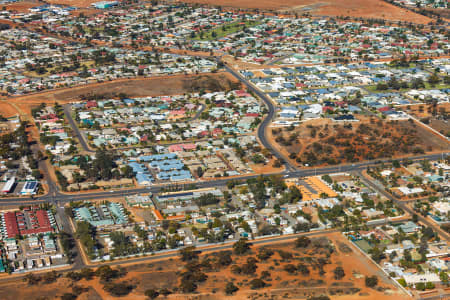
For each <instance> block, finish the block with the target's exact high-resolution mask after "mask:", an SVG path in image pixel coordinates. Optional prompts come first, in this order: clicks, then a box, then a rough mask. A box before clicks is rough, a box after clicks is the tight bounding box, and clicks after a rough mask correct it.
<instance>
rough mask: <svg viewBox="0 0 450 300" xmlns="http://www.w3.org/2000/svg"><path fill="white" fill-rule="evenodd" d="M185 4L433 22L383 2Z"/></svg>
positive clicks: (223, 0)
mask: <svg viewBox="0 0 450 300" xmlns="http://www.w3.org/2000/svg"><path fill="white" fill-rule="evenodd" d="M182 2H188V3H201V4H208V5H222V6H228V7H239V8H245V9H265V10H273V11H281V12H284V11H285V12H289V13H294V12H296V13H299V14H301V13H306V12H309V13H311V14H318V15H325V16H349V17H358V18H359V17H362V18H377V19H386V20H392V21H408V22H414V23H422V24H425V23H428V22H430V21H431V19H430V18H427V17H424V16H421V15H419V14H416V13H413V12H411V11H409V10H406V9H402V8H399V7H396V6H393V5H390V4H388V3H386V2H383V1H382V0H327V1H320V0H284V1H277V0H260V1H253V0H239V1H238V0H182Z"/></svg>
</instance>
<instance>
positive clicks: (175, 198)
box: [156, 188, 223, 202]
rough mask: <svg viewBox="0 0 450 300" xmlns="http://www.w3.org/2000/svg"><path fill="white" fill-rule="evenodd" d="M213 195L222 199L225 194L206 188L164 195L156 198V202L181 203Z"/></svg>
mask: <svg viewBox="0 0 450 300" xmlns="http://www.w3.org/2000/svg"><path fill="white" fill-rule="evenodd" d="M207 194H213V195H214V196H217V197H222V196H223V193H222V191H221V190H219V189H216V188H204V189H197V190H189V191H180V192H170V193H162V194H159V195H158V196H157V197H156V200H158V201H159V202H181V201H188V200H194V199H197V198H200V197H201V196H203V195H207Z"/></svg>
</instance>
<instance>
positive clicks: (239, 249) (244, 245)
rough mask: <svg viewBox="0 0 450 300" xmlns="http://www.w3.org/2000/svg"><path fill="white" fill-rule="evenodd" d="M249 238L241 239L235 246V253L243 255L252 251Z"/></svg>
mask: <svg viewBox="0 0 450 300" xmlns="http://www.w3.org/2000/svg"><path fill="white" fill-rule="evenodd" d="M247 241H248V240H247V238H240V239H239V241H237V242H236V243H234V244H233V252H234V253H235V254H237V255H242V254H245V253H247V252H248V251H249V250H250V243H248V242H247Z"/></svg>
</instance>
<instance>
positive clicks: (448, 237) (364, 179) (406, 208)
mask: <svg viewBox="0 0 450 300" xmlns="http://www.w3.org/2000/svg"><path fill="white" fill-rule="evenodd" d="M359 174H360V175H361V176H360V179H361V181H362V182H363V183H364V184H365V185H367V186H369V187H371V188H373V189H374V190H376V191H377V192H378V193H379V194H381V195H383V196H385V197H386V198H388V199H389V200H392V201H393V202H394V203H395V204H396V205H397V206H398V207H400V208H401V209H403V210H404V211H406V212H408V213H409V214H410V215H411V216H412V215H413V214H416V213H415V212H414V210H413V209H412V208H411V207H409V206H408V205H407V204H406V203H405V202H402V201H400V200H398V199H397V198H395V197H394V196H392V195H391V194H390V193H388V192H386V191H385V190H384V189H383V188H380V187H379V186H378V185H377V184H375V183H374V182H372V181H371V180H369V179H368V178H367V177H365V176H364V175H363V174H362V173H359ZM416 215H417V217H418V219H419V221H420V222H421V223H422V224H425V225H426V226H428V227H430V228H433V229H434V230H435V231H437V233H438V234H439V235H440V236H441V237H442V238H444V239H446V240H450V235H449V234H448V233H447V232H445V231H444V230H442V229H441V228H440V227H439V225H437V224H436V223H434V222H432V221H430V220H428V219H427V218H425V217H423V216H422V215H421V214H416Z"/></svg>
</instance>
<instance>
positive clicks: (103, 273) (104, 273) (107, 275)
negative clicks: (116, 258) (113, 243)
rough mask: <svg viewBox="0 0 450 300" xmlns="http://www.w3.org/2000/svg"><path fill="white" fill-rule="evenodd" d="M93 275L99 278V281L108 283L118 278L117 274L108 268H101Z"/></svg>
mask: <svg viewBox="0 0 450 300" xmlns="http://www.w3.org/2000/svg"><path fill="white" fill-rule="evenodd" d="M95 275H97V276H98V277H100V280H102V281H106V282H108V281H111V279H115V278H117V277H119V272H118V271H117V270H113V269H112V268H111V267H110V266H101V267H99V268H98V269H97V270H96V271H95Z"/></svg>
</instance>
